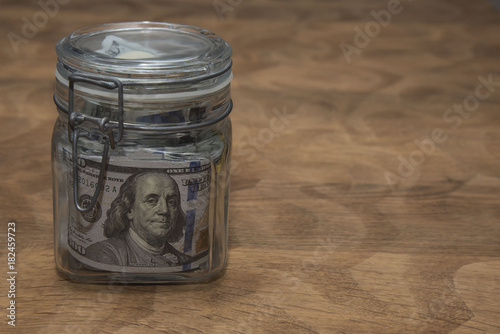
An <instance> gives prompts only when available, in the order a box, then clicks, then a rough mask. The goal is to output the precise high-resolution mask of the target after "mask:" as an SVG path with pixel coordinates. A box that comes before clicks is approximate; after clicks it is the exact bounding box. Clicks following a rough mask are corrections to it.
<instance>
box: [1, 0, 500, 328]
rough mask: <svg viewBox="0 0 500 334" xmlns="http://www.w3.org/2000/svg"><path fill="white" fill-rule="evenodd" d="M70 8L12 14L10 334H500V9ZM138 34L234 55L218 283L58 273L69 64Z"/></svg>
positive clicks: (452, 4)
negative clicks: (123, 33) (54, 179)
mask: <svg viewBox="0 0 500 334" xmlns="http://www.w3.org/2000/svg"><path fill="white" fill-rule="evenodd" d="M55 1H56V0H42V3H49V2H50V3H52V4H54V3H56V2H55ZM63 3H64V4H63ZM57 4H58V6H57V7H58V8H57V10H56V6H54V5H52V6H51V7H50V6H49V7H47V6H45V7H46V10H47V11H48V12H49V14H51V15H47V14H44V12H43V10H44V9H43V8H42V7H43V6H41V5H40V4H39V3H38V1H37V0H30V1H23V2H21V1H4V2H3V3H2V5H1V7H2V9H1V11H0V35H1V36H2V40H1V41H2V42H1V53H0V60H1V61H0V73H1V74H0V80H1V81H0V124H1V125H0V126H1V131H0V143H1V149H0V175H1V180H0V189H1V192H0V203H1V205H0V226H1V229H0V235H1V243H0V245H1V247H0V255H1V256H0V259H1V261H0V262H1V263H0V268H1V269H0V277H1V279H0V281H1V282H2V283H1V284H0V289H1V291H0V295H1V299H0V302H1V304H0V306H1V307H0V308H1V309H2V310H3V311H0V316H1V319H2V321H1V324H0V332H9V333H10V332H12V333H14V332H17V333H236V332H239V333H251V332H253V333H399V334H401V333H454V334H459V333H499V332H500V222H499V218H500V129H499V126H500V116H499V115H500V114H499V108H500V74H499V73H498V70H499V68H500V61H499V59H500V58H499V56H500V44H499V42H498V32H499V28H500V14H499V12H498V11H497V9H496V8H495V7H494V6H493V5H491V4H490V3H489V2H487V1H479V0H478V1H466V0H455V1H451V0H438V1H431V0H414V1H409V0H402V1H401V3H400V4H399V5H398V4H397V3H394V2H393V1H389V2H388V1H386V0H381V1H378V0H377V1H373V0H372V1H368V0H364V1H356V2H354V1H348V0H340V1H308V2H305V1H298V0H295V1H262V0H247V1H242V0H241V1H229V0H216V1H215V2H212V1H201V0H200V1H197V3H195V4H193V1H190V2H188V1H182V0H177V1H171V2H168V3H166V2H163V1H132V0H130V1H118V0H113V1H106V2H104V1H97V0H87V1H78V0H71V1H67V0H64V1H63V0H59V2H57ZM47 8H48V9H47ZM370 11H374V13H375V14H370ZM44 17H45V19H44ZM375 17H378V20H379V21H380V22H381V23H375V22H378V21H376V20H375ZM33 20H35V23H36V24H38V25H39V27H37V26H34V28H35V29H31V30H30V29H29V24H28V23H26V22H30V24H34V21H33ZM131 20H151V21H170V22H177V23H185V24H192V25H197V26H202V27H205V28H207V29H210V30H213V31H215V32H217V33H219V34H220V35H221V36H222V37H223V38H224V39H226V40H227V41H228V42H229V43H230V44H231V45H232V46H233V50H234V83H233V86H232V88H233V89H232V92H233V98H234V103H235V106H236V108H235V110H234V113H233V114H232V116H231V118H232V121H233V126H234V154H233V163H234V173H233V176H232V184H231V189H232V191H231V201H230V228H229V233H230V237H229V260H228V263H227V269H226V270H225V273H224V275H223V276H222V277H220V278H219V279H217V280H215V281H212V282H209V283H204V284H190V285H152V286H144V285H143V286H107V285H86V284H76V283H72V282H69V281H66V280H64V279H62V278H60V277H59V276H58V275H57V273H56V271H55V265H54V260H53V242H52V236H53V228H52V188H51V187H52V186H51V169H50V140H51V132H52V125H53V123H54V121H55V119H56V111H55V107H54V105H53V102H52V93H53V87H54V67H55V62H56V57H55V53H54V46H55V44H56V42H57V41H58V40H59V39H60V38H62V37H63V36H65V35H67V34H69V33H70V32H71V31H73V30H75V29H77V28H79V27H83V26H87V25H92V24H97V23H102V22H106V21H107V22H112V21H131ZM32 28H33V27H32ZM23 29H24V31H23ZM360 31H361V32H360ZM12 33H13V34H16V35H17V37H19V38H17V37H14V35H13V34H12ZM9 36H10V37H9ZM9 38H10V39H12V38H17V39H15V42H14V45H15V47H14V46H13V44H12V43H11V42H10V41H9ZM20 38H21V39H20ZM15 48H17V49H18V52H17V53H16V52H15ZM342 49H344V51H345V52H343V51H342ZM488 81H489V82H490V83H489V84H488ZM277 114H280V115H282V116H281V117H282V118H281V119H282V121H281V123H277V121H273V118H274V117H277V116H276V115H277ZM284 114H287V115H289V116H287V117H284V116H283V115H284ZM277 125H279V126H277ZM9 221H13V222H15V223H16V270H17V276H16V298H15V301H16V322H15V324H16V328H15V329H14V328H12V327H11V326H9V325H8V324H7V321H8V318H7V317H6V315H7V314H8V312H9V311H8V310H6V307H8V306H9V304H8V303H9V300H10V299H9V298H7V294H8V291H9V285H8V284H7V281H6V279H7V278H9V275H8V274H7V272H8V271H9V269H8V266H7V246H6V240H7V227H8V226H7V224H8V222H9Z"/></svg>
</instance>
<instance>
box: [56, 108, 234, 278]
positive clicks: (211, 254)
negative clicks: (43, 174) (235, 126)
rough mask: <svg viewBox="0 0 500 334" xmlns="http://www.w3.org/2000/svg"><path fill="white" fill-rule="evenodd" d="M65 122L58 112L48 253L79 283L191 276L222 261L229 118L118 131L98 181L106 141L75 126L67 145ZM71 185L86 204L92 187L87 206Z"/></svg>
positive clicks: (204, 274) (203, 274) (205, 274)
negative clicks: (194, 125) (83, 208)
mask: <svg viewBox="0 0 500 334" xmlns="http://www.w3.org/2000/svg"><path fill="white" fill-rule="evenodd" d="M68 126H69V125H68V120H67V115H65V114H64V113H60V117H59V118H58V119H57V121H56V124H55V127H54V133H53V140H52V168H53V196H54V239H55V240H54V246H55V260H56V265H57V268H58V270H59V272H60V273H61V274H62V275H64V276H65V277H67V278H69V279H72V280H75V281H80V282H110V281H112V282H119V283H168V282H193V281H202V280H206V279H208V278H209V277H212V276H214V275H215V274H217V273H218V272H219V271H220V270H221V269H222V268H223V266H224V263H225V260H226V256H227V223H228V196H229V168H230V152H231V124H230V120H229V118H225V119H223V120H221V121H220V122H218V123H217V124H214V125H212V126H207V127H205V128H200V129H197V130H195V131H193V130H191V131H184V132H168V133H164V132H161V131H146V132H140V131H125V133H124V137H123V139H122V140H121V142H120V143H119V144H118V145H117V146H116V147H115V148H114V149H112V150H110V152H109V158H108V159H107V161H105V163H106V166H105V172H104V177H103V181H102V183H99V173H100V169H101V166H102V163H103V161H102V159H103V145H104V143H105V138H103V136H102V133H100V132H99V130H98V129H97V128H93V127H92V126H88V127H82V129H81V130H82V133H83V134H82V135H81V136H80V137H79V138H78V137H77V138H76V146H73V144H72V143H70V141H69V138H68ZM73 140H74V139H73ZM75 148H76V152H75ZM74 157H75V159H76V161H77V168H76V169H75V168H74V166H73V158H74ZM104 158H106V157H104ZM105 160H106V159H105ZM75 171H76V175H75ZM74 187H77V190H78V192H77V193H78V198H77V200H78V201H79V202H80V203H84V204H85V201H88V200H89V199H90V198H91V197H92V195H93V194H94V193H95V190H96V188H100V195H99V198H98V201H97V203H96V204H95V205H94V207H93V209H92V210H91V211H90V212H87V213H82V212H79V211H78V210H77V209H76V207H75V204H74V196H75V189H74ZM148 196H149V197H148ZM162 242H163V244H162Z"/></svg>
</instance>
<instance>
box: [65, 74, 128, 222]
mask: <svg viewBox="0 0 500 334" xmlns="http://www.w3.org/2000/svg"><path fill="white" fill-rule="evenodd" d="M68 81H69V91H68V124H69V126H68V140H69V141H70V142H71V143H73V154H72V163H73V180H74V182H73V184H74V192H73V197H74V198H73V199H74V203H75V207H76V209H77V210H78V211H80V212H81V213H86V212H90V211H92V209H93V208H94V205H95V203H96V202H97V199H98V198H99V194H100V192H101V188H102V186H103V182H104V174H105V173H106V165H107V161H108V159H109V147H110V146H111V149H114V148H115V147H116V144H118V143H119V142H120V141H121V140H122V138H123V84H122V82H121V81H120V80H118V79H115V78H109V77H106V76H102V75H88V74H82V73H73V74H71V75H70V76H69V77H68ZM76 82H82V83H88V84H91V85H96V86H99V87H102V88H105V89H110V90H111V89H118V137H117V138H115V133H114V131H113V127H112V125H111V123H110V121H109V118H108V117H102V118H99V117H93V116H88V115H84V114H82V113H80V112H77V111H75V110H74V86H75V83H76ZM84 122H90V123H94V124H96V125H97V126H98V127H99V130H100V131H101V132H102V133H104V134H106V136H105V137H104V148H103V152H102V159H101V169H100V171H99V177H98V182H97V186H96V190H95V192H94V195H93V196H92V199H91V200H90V203H88V204H86V205H85V204H82V205H80V203H79V200H78V198H79V195H78V139H79V138H80V136H82V135H88V133H87V132H82V131H80V129H79V128H77V126H78V125H80V124H82V123H84Z"/></svg>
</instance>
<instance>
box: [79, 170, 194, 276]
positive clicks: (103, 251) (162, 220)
mask: <svg viewBox="0 0 500 334" xmlns="http://www.w3.org/2000/svg"><path fill="white" fill-rule="evenodd" d="M106 215H107V218H106V221H105V222H104V236H105V237H107V239H106V240H103V241H99V242H96V243H94V244H92V245H90V246H89V247H87V249H86V254H85V256H86V257H87V258H89V259H91V260H94V261H97V262H101V263H106V264H111V265H119V266H138V267H161V266H178V265H182V264H185V263H189V262H191V261H192V258H191V257H190V256H188V255H186V254H183V253H181V252H179V251H178V250H176V249H175V248H174V247H173V246H172V244H173V243H175V242H177V241H179V240H180V239H181V238H182V237H183V235H184V232H183V229H184V227H185V223H186V216H185V214H184V212H183V211H182V208H181V198H180V192H179V187H178V185H177V183H176V182H175V181H174V179H172V177H170V176H169V175H168V174H166V173H161V172H141V173H137V174H134V175H132V176H130V177H129V178H128V179H127V180H126V181H125V182H124V183H123V184H122V186H121V187H120V191H119V194H118V196H117V197H116V199H115V200H114V201H113V202H112V203H111V207H110V208H109V210H108V211H107V214H106Z"/></svg>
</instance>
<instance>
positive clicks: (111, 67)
mask: <svg viewBox="0 0 500 334" xmlns="http://www.w3.org/2000/svg"><path fill="white" fill-rule="evenodd" d="M56 51H57V56H58V58H59V63H60V65H62V66H63V68H64V69H65V70H66V71H67V73H61V72H66V71H63V70H58V72H59V75H60V76H62V77H63V78H64V79H66V78H67V75H69V74H71V73H73V72H76V71H83V72H87V73H95V74H100V75H107V76H112V77H115V78H119V79H120V80H123V81H124V82H127V81H144V82H143V83H142V84H149V83H152V84H161V83H187V82H196V81H201V80H205V79H210V78H213V77H217V76H221V75H223V74H224V73H226V72H228V71H229V70H230V68H231V47H230V46H229V44H228V43H226V42H225V41H224V40H223V39H222V38H220V37H219V36H218V35H216V34H215V33H213V32H210V31H208V30H205V29H202V28H197V27H193V26H186V25H179V24H171V23H159V22H124V23H111V24H103V25H97V26H92V27H87V28H83V29H80V30H77V31H75V32H73V33H72V34H70V35H68V36H67V37H65V38H63V39H62V40H61V41H60V42H59V43H58V44H57V47H56Z"/></svg>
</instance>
